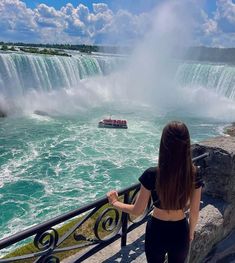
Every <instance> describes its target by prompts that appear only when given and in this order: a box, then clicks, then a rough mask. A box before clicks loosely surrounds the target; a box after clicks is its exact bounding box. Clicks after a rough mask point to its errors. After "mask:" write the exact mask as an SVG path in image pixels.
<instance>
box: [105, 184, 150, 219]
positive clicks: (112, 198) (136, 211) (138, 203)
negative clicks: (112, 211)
mask: <svg viewBox="0 0 235 263" xmlns="http://www.w3.org/2000/svg"><path fill="white" fill-rule="evenodd" d="M107 197H108V199H109V203H110V204H112V205H113V206H114V207H116V208H118V209H120V210H122V211H123V212H125V213H128V214H133V215H141V214H142V213H143V212H144V210H145V209H146V207H147V205H148V201H149V198H150V191H149V190H147V189H146V188H145V187H144V186H143V185H141V187H140V191H139V194H138V196H137V198H136V200H135V203H134V204H124V203H123V202H120V201H118V194H117V191H114V190H113V191H110V192H108V193H107Z"/></svg>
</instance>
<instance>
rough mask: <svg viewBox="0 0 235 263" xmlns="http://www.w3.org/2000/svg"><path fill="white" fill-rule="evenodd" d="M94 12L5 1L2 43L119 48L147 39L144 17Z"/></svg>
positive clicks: (103, 9) (103, 7) (98, 7)
mask: <svg viewBox="0 0 235 263" xmlns="http://www.w3.org/2000/svg"><path fill="white" fill-rule="evenodd" d="M92 8H93V9H92V10H89V8H88V7H87V6H85V5H83V4H79V5H78V6H77V7H74V6H73V5H72V4H66V5H65V6H64V7H62V8H61V9H60V10H56V9H55V8H54V7H49V6H47V5H46V4H39V5H38V6H37V7H36V8H35V9H30V8H27V7H26V5H25V3H23V2H22V1H20V0H1V1H0V17H1V20H0V30H1V37H2V39H0V40H4V41H18V40H21V41H23V40H24V41H25V42H30V41H31V42H34V41H37V42H47V43H49V42H52V43H55V42H59V43H63V42H69V43H91V44H92V43H104V41H109V43H111V44H114V43H115V44H119V43H120V42H121V43H125V42H128V41H130V40H131V41H134V40H135V38H139V37H140V36H141V35H143V33H144V32H145V29H146V26H145V25H146V23H147V21H148V20H149V19H148V16H147V15H145V14H144V13H143V14H139V15H133V14H131V13H130V12H127V11H125V10H119V11H118V12H116V13H114V12H113V11H112V10H111V9H110V8H109V7H108V5H107V4H104V3H97V4H93V6H92ZM21 32H24V34H23V35H21ZM114 34H116V35H114ZM113 37H114V38H113Z"/></svg>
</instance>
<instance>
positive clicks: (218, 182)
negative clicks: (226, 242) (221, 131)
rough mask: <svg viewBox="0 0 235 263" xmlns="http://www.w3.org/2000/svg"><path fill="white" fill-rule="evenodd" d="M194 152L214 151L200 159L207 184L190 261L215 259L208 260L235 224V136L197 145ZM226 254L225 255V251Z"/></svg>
mask: <svg viewBox="0 0 235 263" xmlns="http://www.w3.org/2000/svg"><path fill="white" fill-rule="evenodd" d="M192 151H193V156H194V157H195V156H198V155H201V154H203V153H205V152H210V153H211V154H210V156H209V157H207V158H205V159H204V160H201V161H200V162H199V165H201V167H202V170H203V179H204V183H205V187H204V189H203V198H202V201H203V204H202V206H201V210H200V216H199V222H198V225H197V228H196V233H195V239H194V241H193V242H192V249H191V254H190V263H199V262H212V261H207V260H205V258H206V256H207V254H208V253H209V252H210V251H211V250H212V248H213V247H214V250H215V245H216V244H218V243H219V242H220V241H221V240H223V239H224V238H225V237H226V236H227V235H228V234H229V233H230V232H231V231H232V229H233V228H234V227H235V137H230V136H229V137H217V138H214V139H211V140H208V141H205V142H202V143H200V144H195V145H193V146H192ZM234 242H235V240H234ZM223 255H224V256H225V257H226V251H224V252H223ZM210 258H213V255H212V257H211V256H210Z"/></svg>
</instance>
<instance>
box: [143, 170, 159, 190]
mask: <svg viewBox="0 0 235 263" xmlns="http://www.w3.org/2000/svg"><path fill="white" fill-rule="evenodd" d="M156 176H157V167H149V168H148V169H146V170H145V171H144V172H143V173H142V175H141V176H140V177H139V181H140V183H141V184H142V185H143V186H144V187H145V188H147V189H148V190H153V189H154V188H155V183H156Z"/></svg>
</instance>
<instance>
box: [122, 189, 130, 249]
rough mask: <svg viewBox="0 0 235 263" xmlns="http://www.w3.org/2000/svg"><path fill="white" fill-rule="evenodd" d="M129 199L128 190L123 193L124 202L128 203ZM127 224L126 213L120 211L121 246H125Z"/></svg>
mask: <svg viewBox="0 0 235 263" xmlns="http://www.w3.org/2000/svg"><path fill="white" fill-rule="evenodd" d="M128 201H129V191H128V192H126V193H125V194H124V203H125V204H128ZM127 225H128V214H127V213H124V212H122V237H121V247H125V246H126V239H127Z"/></svg>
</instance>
